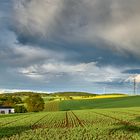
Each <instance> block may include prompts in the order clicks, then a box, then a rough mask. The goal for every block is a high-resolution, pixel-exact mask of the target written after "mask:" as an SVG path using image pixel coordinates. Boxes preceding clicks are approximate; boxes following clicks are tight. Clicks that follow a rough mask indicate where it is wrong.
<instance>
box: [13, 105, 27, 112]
mask: <svg viewBox="0 0 140 140" xmlns="http://www.w3.org/2000/svg"><path fill="white" fill-rule="evenodd" d="M14 108H15V113H26V112H27V109H26V108H25V106H24V105H17V106H15V107H14Z"/></svg>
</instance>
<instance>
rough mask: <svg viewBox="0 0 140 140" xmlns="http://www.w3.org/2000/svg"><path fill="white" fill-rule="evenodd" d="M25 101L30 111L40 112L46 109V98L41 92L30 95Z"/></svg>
mask: <svg viewBox="0 0 140 140" xmlns="http://www.w3.org/2000/svg"><path fill="white" fill-rule="evenodd" d="M25 103H26V105H27V111H28V112H39V111H42V110H43V109H44V100H43V98H42V97H41V96H40V95H39V94H34V95H30V96H29V97H28V98H27V99H26V100H25Z"/></svg>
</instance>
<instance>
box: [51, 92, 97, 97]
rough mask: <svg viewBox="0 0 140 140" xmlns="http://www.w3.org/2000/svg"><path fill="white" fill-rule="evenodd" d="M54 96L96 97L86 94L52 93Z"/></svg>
mask: <svg viewBox="0 0 140 140" xmlns="http://www.w3.org/2000/svg"><path fill="white" fill-rule="evenodd" d="M51 95H54V96H96V95H97V94H92V93H87V92H56V93H52V94H51Z"/></svg>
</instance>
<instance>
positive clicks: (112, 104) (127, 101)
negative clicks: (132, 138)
mask: <svg viewBox="0 0 140 140" xmlns="http://www.w3.org/2000/svg"><path fill="white" fill-rule="evenodd" d="M59 106H60V107H59V108H60V110H62V111H66V110H81V109H103V108H122V107H126V108H127V107H140V96H126V97H119V98H101V99H87V100H64V101H61V102H60V105H59Z"/></svg>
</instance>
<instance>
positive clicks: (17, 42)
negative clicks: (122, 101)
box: [0, 0, 140, 93]
mask: <svg viewBox="0 0 140 140" xmlns="http://www.w3.org/2000/svg"><path fill="white" fill-rule="evenodd" d="M139 5H140V1H139V0H133V1H132V0H123V1H122V0H0V89H1V90H2V91H5V90H34V91H46V92H56V91H86V92H92V93H108V92H119V93H120V92H124V93H132V92H133V78H134V77H135V78H136V81H137V92H139V90H140V89H139V82H140V75H139V74H140V26H139V25H140V14H139V13H140V9H139Z"/></svg>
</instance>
